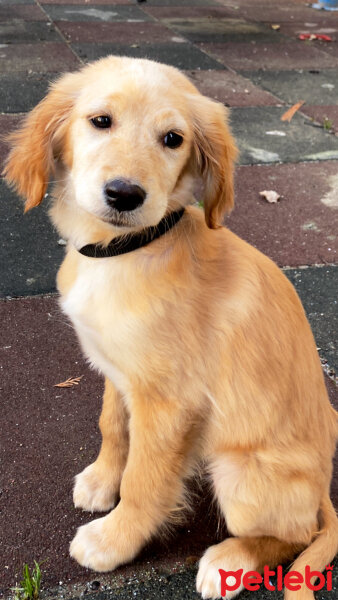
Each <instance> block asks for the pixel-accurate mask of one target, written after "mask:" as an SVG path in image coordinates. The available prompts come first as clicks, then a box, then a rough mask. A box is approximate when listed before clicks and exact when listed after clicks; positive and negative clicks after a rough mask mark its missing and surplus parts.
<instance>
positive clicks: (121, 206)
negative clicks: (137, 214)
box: [104, 179, 147, 212]
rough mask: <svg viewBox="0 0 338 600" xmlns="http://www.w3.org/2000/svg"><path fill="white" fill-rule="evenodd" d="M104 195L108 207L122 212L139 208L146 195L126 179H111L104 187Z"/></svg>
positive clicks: (141, 189)
mask: <svg viewBox="0 0 338 600" xmlns="http://www.w3.org/2000/svg"><path fill="white" fill-rule="evenodd" d="M104 195H105V198H106V202H107V204H108V205H109V206H111V207H112V208H115V209H116V210H118V211H119V212H124V211H127V210H135V208H137V207H138V206H141V204H143V202H144V200H145V197H146V195H147V194H146V192H145V191H144V189H143V188H141V187H140V186H139V185H135V184H133V183H131V181H129V180H128V179H113V180H112V181H108V182H107V183H106V185H105V186H104Z"/></svg>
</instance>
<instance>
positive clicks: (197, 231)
mask: <svg viewBox="0 0 338 600" xmlns="http://www.w3.org/2000/svg"><path fill="white" fill-rule="evenodd" d="M102 114H103V115H110V116H111V117H112V119H113V124H112V127H111V128H110V129H109V130H108V131H107V130H97V129H94V127H93V126H92V125H91V123H90V122H89V119H90V118H92V117H94V116H98V115H102ZM226 117H227V115H226V111H225V109H224V107H223V106H222V105H221V104H219V103H216V102H213V101H212V100H209V99H207V98H205V97H203V96H201V95H200V94H199V92H198V91H197V90H196V88H195V87H194V86H193V85H192V84H191V83H190V82H189V81H188V80H187V79H186V78H185V77H184V76H183V75H182V74H181V73H179V72H178V71H177V70H176V69H174V68H172V67H168V66H165V65H160V64H157V63H154V62H151V61H146V60H133V59H128V58H117V57H108V58H105V59H102V60H100V61H98V62H96V63H93V64H92V65H89V66H87V67H85V68H83V69H82V70H81V71H80V72H78V73H73V74H68V75H65V76H63V77H61V79H60V80H59V81H57V82H56V83H55V84H53V85H52V87H51V90H50V92H49V94H48V95H47V97H46V98H45V99H44V100H43V101H42V102H40V104H39V105H38V106H37V107H36V108H35V109H34V110H33V111H32V112H31V113H30V114H29V115H28V116H27V118H26V120H25V122H24V124H23V126H22V127H21V129H20V130H19V131H18V132H16V133H14V134H13V135H12V136H11V143H12V150H11V153H10V155H9V158H8V162H7V165H6V167H5V175H6V178H7V180H8V182H9V183H10V184H12V185H14V186H15V187H16V189H17V190H18V192H19V193H20V194H21V195H22V196H24V197H25V198H26V209H30V208H32V207H33V206H36V205H38V204H39V203H40V202H41V200H42V198H43V195H44V193H45V191H46V186H47V182H48V179H49V177H50V174H51V173H53V172H54V174H55V180H56V184H55V191H54V203H53V207H52V210H51V217H52V220H53V222H54V223H55V225H56V226H57V228H58V230H59V232H60V234H61V235H62V236H63V237H65V238H66V239H67V240H68V247H67V254H66V258H65V260H64V262H63V264H62V266H61V268H60V271H59V274H58V288H59V291H60V294H61V300H60V302H61V306H62V308H63V310H64V311H65V312H66V314H67V315H68V316H69V317H70V318H71V319H72V321H73V323H74V326H75V329H76V331H77V334H78V336H79V339H80V342H81V344H82V347H83V350H84V352H85V354H86V356H87V357H88V359H89V361H90V362H91V363H92V364H93V365H94V366H95V367H96V368H98V369H99V370H100V371H101V372H102V373H103V374H104V375H105V377H106V387H105V393H104V399H103V409H102V414H101V417H100V429H101V433H102V447H101V450H100V453H99V456H98V458H97V460H96V461H95V462H94V463H93V464H92V465H90V466H89V467H87V468H86V469H85V470H84V471H83V472H82V473H80V474H79V475H78V476H77V477H76V483H75V487H74V503H75V506H77V507H81V508H83V509H85V510H102V511H106V510H108V509H110V508H112V507H114V504H115V502H116V499H117V497H118V494H120V497H121V500H120V502H119V504H118V505H117V506H116V508H115V509H114V510H112V511H111V512H110V513H109V514H108V515H106V516H104V517H103V518H101V519H97V520H94V521H92V522H91V523H89V524H88V525H85V526H83V527H80V529H79V530H78V532H77V534H76V536H75V538H74V540H73V542H72V544H71V549H70V551H71V554H72V556H73V557H74V558H75V559H76V560H77V561H78V562H79V563H80V564H82V565H85V566H87V567H90V568H92V569H94V570H97V571H108V570H111V569H115V568H116V567H117V566H118V565H120V564H122V563H125V562H127V561H130V560H132V559H133V558H134V557H135V556H136V554H137V553H138V552H139V550H140V549H141V548H142V546H143V545H144V544H145V543H146V542H147V540H149V539H150V538H151V537H152V536H153V535H154V534H155V533H156V531H157V530H158V529H159V528H160V526H161V525H162V524H163V523H164V522H165V521H167V520H168V519H170V518H171V516H172V515H173V514H175V512H176V511H177V510H178V508H179V507H180V506H182V505H184V503H185V502H186V498H185V488H184V482H185V481H186V479H187V478H188V477H190V476H191V475H192V473H193V472H194V469H195V468H196V466H197V465H200V464H203V465H204V467H205V468H206V470H207V472H208V473H209V476H210V478H211V481H212V484H213V490H214V494H215V497H216V499H217V501H218V504H219V506H220V509H221V511H222V513H223V515H224V518H225V519H226V522H227V526H228V529H229V531H230V532H231V533H232V534H233V535H234V536H236V537H234V538H230V539H226V540H225V541H224V542H222V543H221V544H218V545H216V546H213V547H211V548H209V549H208V550H207V552H206V553H205V555H204V556H203V557H202V559H201V561H200V567H199V572H198V577H197V589H198V590H199V591H200V592H201V593H202V595H203V597H204V598H216V597H219V595H220V578H219V574H218V569H219V568H223V569H224V570H236V569H239V568H243V569H244V571H247V570H252V569H254V570H260V569H262V568H263V566H264V565H265V564H268V565H269V566H270V567H274V566H275V565H276V564H279V563H281V562H282V561H285V560H290V559H291V558H293V557H294V555H295V554H296V553H299V552H300V551H301V550H304V549H305V551H304V552H303V554H301V556H300V557H299V558H298V559H297V560H296V562H295V563H294V569H295V570H298V571H300V572H304V568H305V565H307V564H308V565H310V566H311V568H312V569H315V570H322V569H324V567H325V565H326V564H327V563H329V561H331V560H332V558H333V557H334V555H335V553H336V551H337V548H338V522H337V517H336V514H335V512H334V509H333V507H332V504H331V501H330V498H329V488H330V480H331V474H332V456H333V453H334V449H335V440H336V432H337V424H336V414H335V412H334V410H333V409H332V407H331V406H330V404H329V401H328V397H327V393H326V389H325V384H324V379H323V374H322V370H321V365H320V362H319V359H318V356H317V351H316V346H315V343H314V340H313V336H312V333H311V330H310V327H309V324H308V322H307V320H306V317H305V314H304V311H303V308H302V306H301V303H300V301H299V299H298V297H297V294H296V293H295V291H294V289H293V287H292V286H291V284H290V283H289V282H288V280H287V279H286V277H284V275H283V274H282V273H281V271H280V270H279V269H278V268H277V267H276V265H275V264H274V263H273V262H272V261H271V260H269V259H268V258H266V257H265V256H263V255H262V254H261V253H260V252H258V251H257V250H255V249H254V248H253V247H251V246H250V245H248V244H247V243H245V242H244V241H242V240H241V239H239V238H238V237H237V236H236V235H234V234H233V233H231V232H230V231H228V230H227V229H226V228H225V227H220V225H221V222H222V218H223V216H224V214H225V212H226V211H228V210H230V209H231V207H232V204H233V181H232V173H233V161H234V159H235V157H236V149H235V145H234V141H233V139H232V137H231V134H230V132H229V130H228V127H227V118H226ZM169 130H174V131H178V132H180V134H181V135H182V136H183V138H184V142H183V144H182V146H180V147H179V148H177V149H175V150H171V149H168V148H165V147H164V146H163V144H162V142H161V140H162V139H163V136H164V135H165V134H166V133H167V132H168V131H169ZM114 177H127V178H130V179H132V180H133V181H135V182H136V183H137V184H138V185H141V186H142V187H143V188H144V189H145V190H146V191H147V199H146V202H145V203H144V205H142V207H141V208H139V209H137V210H136V211H134V213H133V214H130V215H129V216H125V217H123V218H124V219H125V220H124V221H123V222H121V223H120V224H119V226H117V225H113V224H112V223H111V222H110V221H109V212H108V211H107V206H106V205H105V202H104V198H103V193H102V188H103V185H104V183H105V182H106V181H107V180H109V179H113V178H114ZM196 177H201V178H202V179H203V182H204V208H205V215H203V212H202V211H201V210H200V209H198V208H196V207H193V206H191V204H192V203H193V194H192V188H193V184H194V181H195V179H196ZM188 205H189V206H188ZM180 206H187V208H186V212H185V214H184V216H183V218H182V219H181V221H180V222H179V223H178V224H177V225H176V226H175V227H174V228H173V229H172V230H171V231H170V232H168V233H167V234H166V235H165V236H163V237H161V238H159V239H157V240H156V241H154V242H152V243H151V244H150V245H149V246H146V247H144V248H141V249H138V250H137V251H134V252H131V253H129V254H125V255H123V256H118V257H113V258H104V259H93V258H88V257H85V256H82V255H81V254H80V253H79V252H78V249H79V248H80V247H81V246H83V245H85V244H88V243H94V242H101V243H102V244H107V243H108V242H109V241H110V240H111V239H112V238H113V237H114V236H116V235H120V234H121V232H122V233H125V232H129V231H136V230H139V229H142V228H143V227H145V226H150V225H156V224H157V223H158V222H159V221H160V220H161V218H162V217H163V216H164V215H165V214H166V213H167V212H170V211H171V210H174V209H176V208H178V207H180ZM232 595H235V593H232ZM290 595H294V596H295V597H296V598H297V600H303V599H304V600H305V599H306V598H309V599H311V598H312V597H313V594H312V592H311V591H309V590H308V589H307V588H306V587H305V586H303V587H302V589H301V590H300V591H298V592H289V591H286V597H289V596H290ZM227 597H229V595H227Z"/></svg>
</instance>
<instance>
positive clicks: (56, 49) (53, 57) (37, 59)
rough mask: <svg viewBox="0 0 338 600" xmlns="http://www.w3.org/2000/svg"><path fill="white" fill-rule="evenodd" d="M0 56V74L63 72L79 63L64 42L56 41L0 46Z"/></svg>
mask: <svg viewBox="0 0 338 600" xmlns="http://www.w3.org/2000/svg"><path fill="white" fill-rule="evenodd" d="M0 58H1V59H3V60H1V61H0V74H1V73H6V74H8V73H9V74H12V73H22V72H29V73H47V72H54V73H55V72H57V73H63V72H65V71H70V70H72V69H75V68H76V67H78V66H79V65H80V64H81V63H80V61H79V60H78V59H77V58H76V57H75V56H74V54H73V52H72V51H71V50H70V49H69V48H67V46H66V44H59V43H57V42H43V43H37V44H12V45H8V46H6V45H5V46H4V47H2V48H0Z"/></svg>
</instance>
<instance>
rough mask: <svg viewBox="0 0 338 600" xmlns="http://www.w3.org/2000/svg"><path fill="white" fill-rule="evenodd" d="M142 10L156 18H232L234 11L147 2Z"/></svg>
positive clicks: (224, 8) (221, 7) (217, 7)
mask: <svg viewBox="0 0 338 600" xmlns="http://www.w3.org/2000/svg"><path fill="white" fill-rule="evenodd" d="M140 6H142V10H143V11H145V12H146V13H148V14H149V15H152V16H153V17H155V19H172V18H175V19H202V18H206V19H208V18H216V19H217V18H226V17H228V18H232V17H233V16H234V15H233V11H232V10H229V8H226V7H223V6H220V5H219V4H217V5H215V6H208V7H206V6H196V5H190V6H182V5H178V6H175V8H172V7H171V6H154V5H153V4H149V3H148V2H145V3H143V4H141V5H140Z"/></svg>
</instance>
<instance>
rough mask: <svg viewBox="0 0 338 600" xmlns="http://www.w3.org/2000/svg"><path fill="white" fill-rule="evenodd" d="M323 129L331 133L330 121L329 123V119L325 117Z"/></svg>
mask: <svg viewBox="0 0 338 600" xmlns="http://www.w3.org/2000/svg"><path fill="white" fill-rule="evenodd" d="M323 127H324V129H325V131H331V129H332V128H333V123H332V121H330V119H328V118H327V117H325V118H324V121H323Z"/></svg>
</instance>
